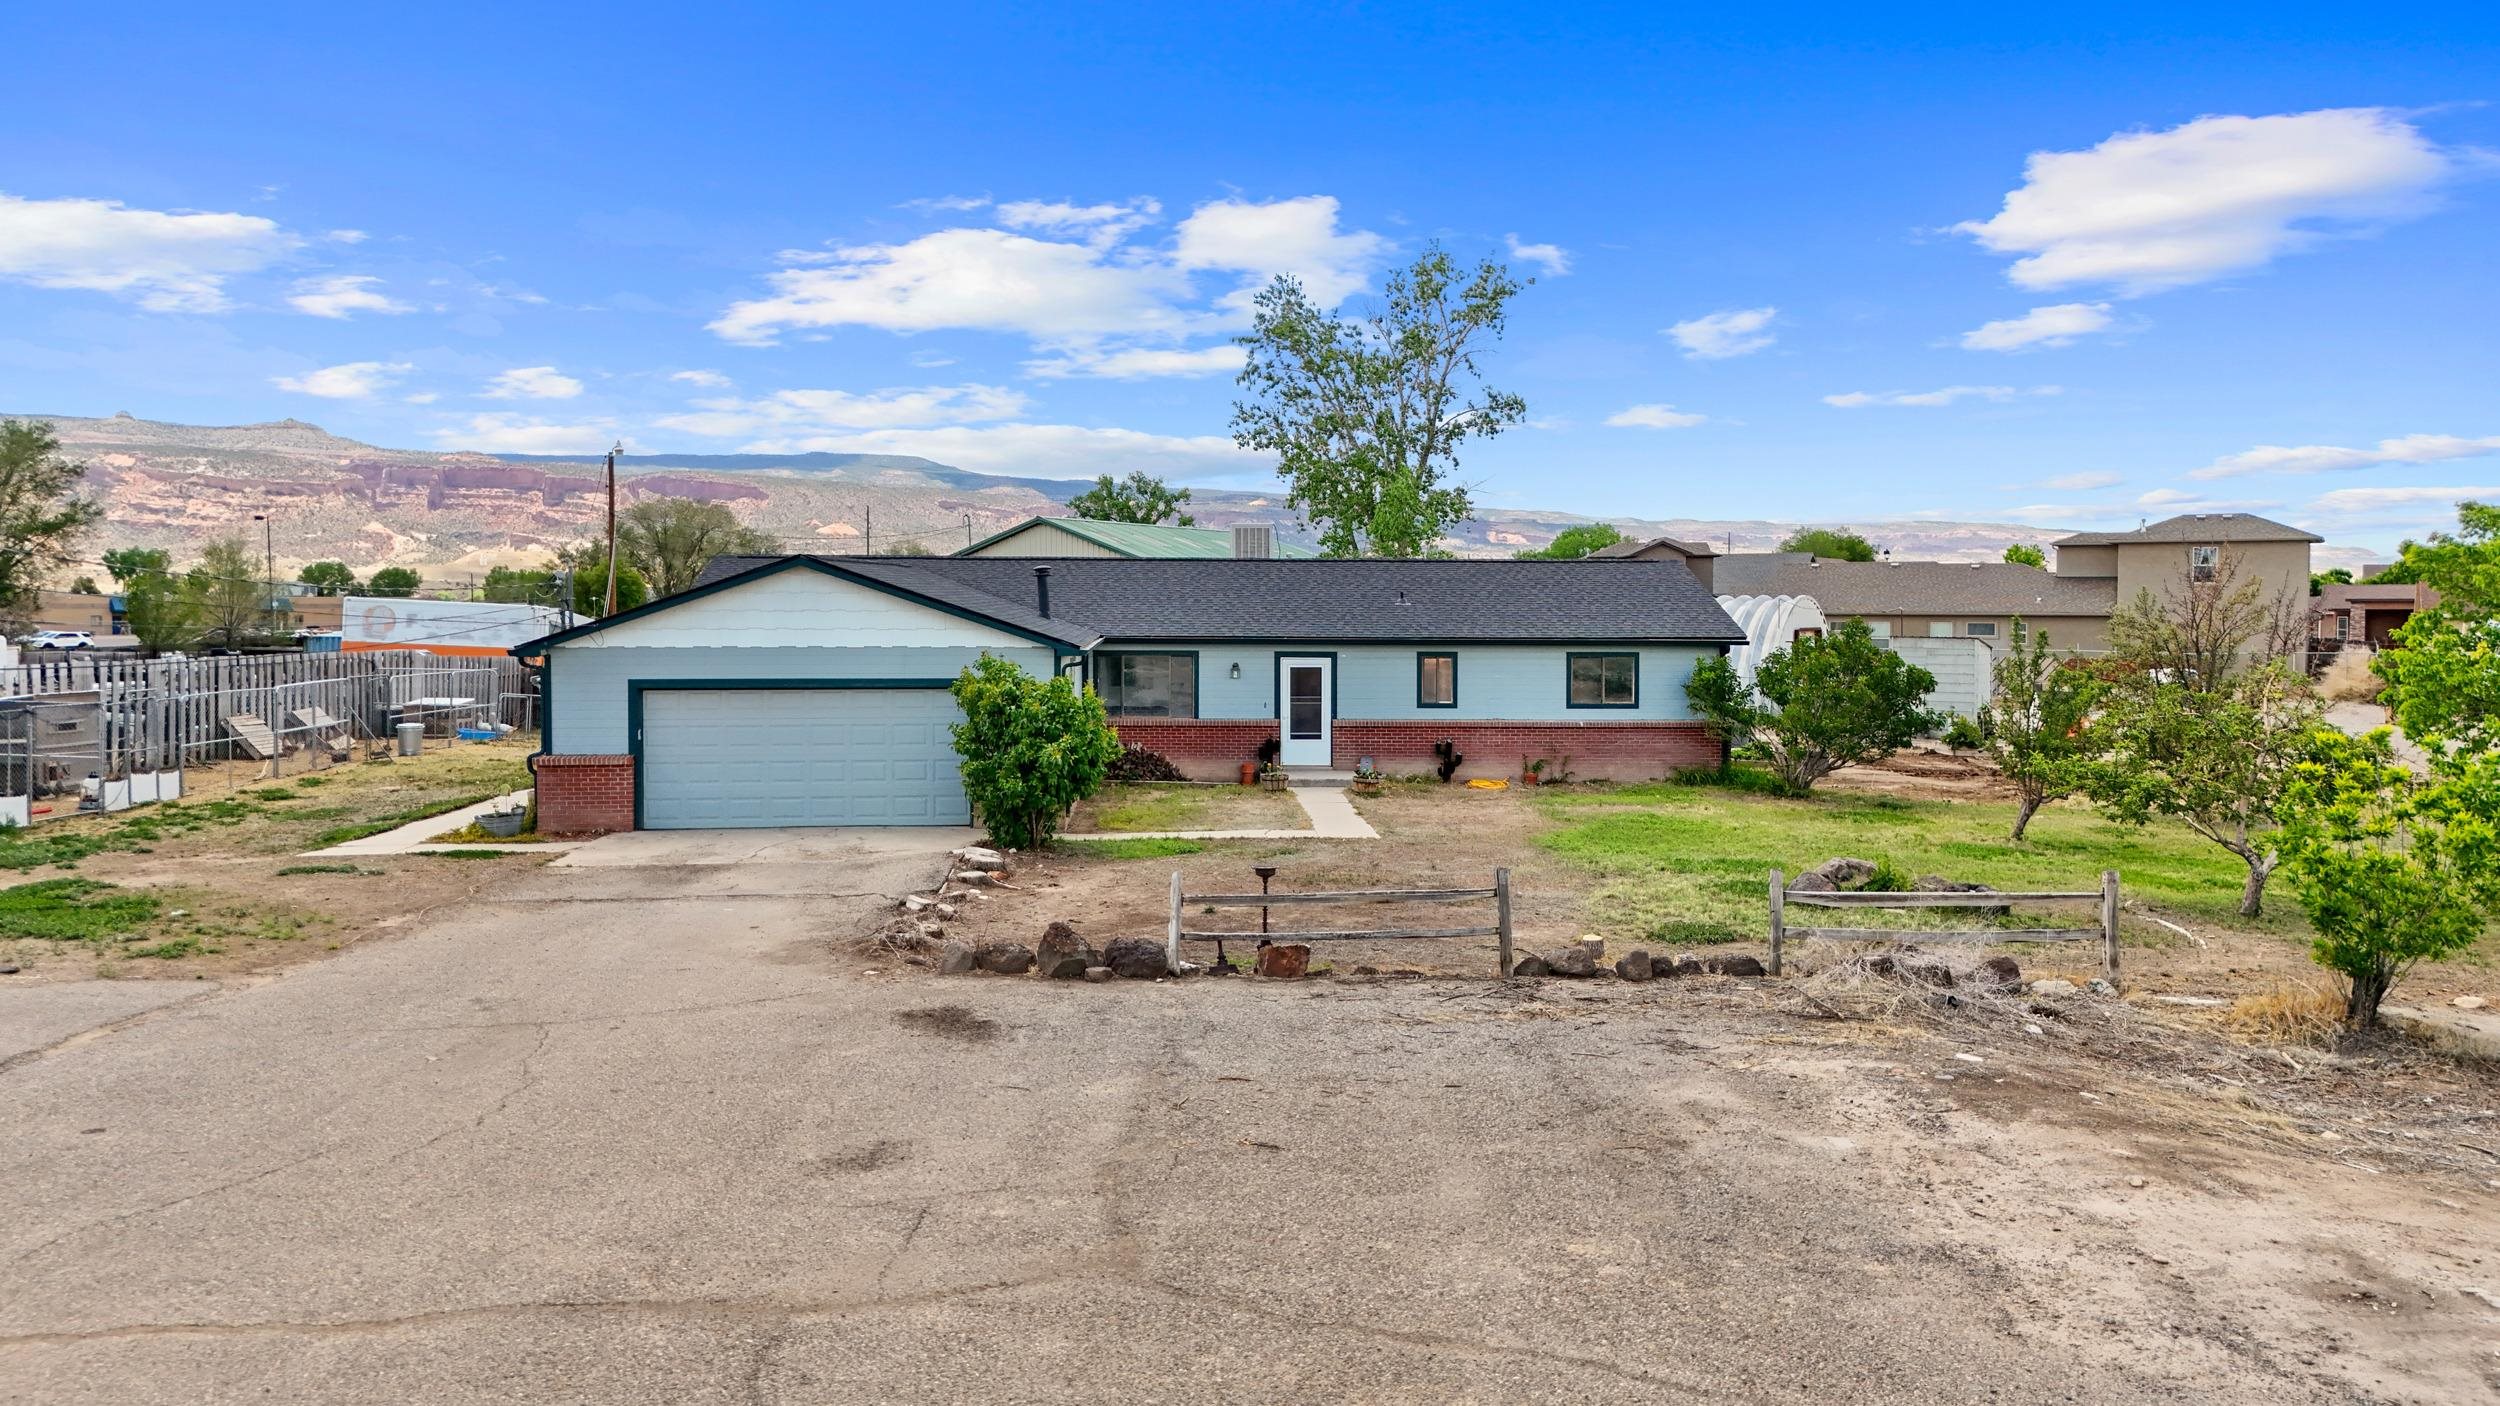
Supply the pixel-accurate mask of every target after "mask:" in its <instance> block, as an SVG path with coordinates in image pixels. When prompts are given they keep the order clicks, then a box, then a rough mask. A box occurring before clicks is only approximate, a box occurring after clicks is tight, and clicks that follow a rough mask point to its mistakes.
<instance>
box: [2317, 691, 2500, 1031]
mask: <svg viewBox="0 0 2500 1406" xmlns="http://www.w3.org/2000/svg"><path fill="white" fill-rule="evenodd" d="M2312 742H2313V745H2312V750H2311V753H2310V755H2309V756H2308V757H2306V758H2304V759H2303V760H2302V761H2301V763H2300V764H2299V765H2297V766H2296V767H2294V768H2293V770H2292V774H2291V776H2290V778H2289V780H2288V781H2287V782H2286V783H2285V786H2284V792H2283V798H2282V801H2281V803H2280V806H2279V807H2278V812H2279V815H2280V817H2281V819H2282V822H2283V829H2282V832H2281V844H2282V850H2283V854H2284V862H2285V864H2286V865H2287V866H2288V867H2289V868H2290V870H2291V872H2292V877H2293V881H2294V882H2295V883H2296V884H2297V885H2298V886H2299V891H2300V899H2301V906H2302V907H2304V908H2305V909H2307V910H2308V913H2309V924H2310V927H2311V928H2312V929H2314V930H2315V932H2316V936H2315V938H2314V939H2313V940H2312V941H2311V944H2310V955H2311V956H2312V957H2313V958H2314V959H2315V960H2316V961H2317V962H2318V963H2319V965H2321V966H2325V967H2328V968H2331V969H2332V970H2334V971H2336V972H2339V973H2341V974H2342V975H2343V977H2344V978H2345V980H2346V982H2347V983H2348V987H2347V995H2346V999H2345V1005H2344V1014H2345V1018H2346V1020H2347V1021H2348V1022H2350V1023H2351V1024H2353V1025H2355V1026H2360V1027H2364V1028H2366V1027H2368V1026H2372V1025H2375V1024H2377V1023H2378V1012H2379V1003H2380V1002H2381V1001H2382V1000H2384V999H2385V998H2386V995H2387V993H2388V991H2389V990H2390V989H2391V988H2393V987H2394V986H2395V984H2396V982H2397V981H2398V980H2399V979H2400V978H2402V977H2403V976H2404V974H2405V972H2406V971H2407V970H2409V969H2410V968H2411V967H2412V966H2413V964H2414V963H2416V962H2421V961H2438V960H2440V959H2441V958H2444V957H2449V956H2454V955H2455V954H2457V953H2459V952H2462V951H2464V950H2466V949H2467V948H2469V947H2471V946H2473V945H2474V943H2475V941H2476V940H2477V939H2479V938H2480V937H2481V936H2482V933H2483V925H2484V922H2485V921H2486V918H2487V916H2488V914H2489V913H2490V912H2491V911H2492V909H2493V907H2494V906H2495V905H2500V828H2495V826H2494V824H2493V820H2494V817H2495V815H2500V766H2496V765H2495V759H2494V758H2493V756H2492V755H2491V754H2488V753H2470V754H2454V755H2443V756H2441V757H2440V758H2438V759H2436V760H2435V761H2434V762H2433V764H2432V773H2431V775H2430V776H2429V777H2428V778H2419V777H2416V776H2415V775H2414V774H2413V772H2412V771H2411V770H2410V769H2408V768H2406V767H2404V766H2402V765H2400V764H2398V763H2397V761H2396V760H2395V757H2394V755H2393V752H2392V750H2391V748H2390V746H2389V741H2388V734H2387V731H2386V729H2384V728H2382V729H2380V730H2379V731H2377V732H2373V733H2371V734H2369V735H2368V736H2366V737H2358V738H2354V737H2346V736H2344V735H2342V734H2341V733H2337V732H2334V731H2331V730H2328V729H2323V728H2322V729H2320V730H2319V731H2318V733H2317V735H2316V736H2315V737H2314V738H2313V740H2312Z"/></svg>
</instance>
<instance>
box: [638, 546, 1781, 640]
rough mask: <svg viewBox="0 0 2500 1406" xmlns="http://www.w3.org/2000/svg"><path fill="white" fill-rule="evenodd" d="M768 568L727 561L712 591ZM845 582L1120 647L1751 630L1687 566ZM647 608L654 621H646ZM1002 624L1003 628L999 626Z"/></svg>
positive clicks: (848, 570)
mask: <svg viewBox="0 0 2500 1406" xmlns="http://www.w3.org/2000/svg"><path fill="white" fill-rule="evenodd" d="M779 560H787V558H774V557H718V558H715V559H714V560H713V561H712V563H711V565H710V566H708V567H706V568H705V569H704V572H703V576H702V583H703V584H701V585H698V586H697V588H696V589H698V590H700V589H704V587H705V586H707V585H710V584H712V583H716V582H720V581H724V580H727V579H730V578H733V577H738V576H743V575H744V574H746V573H748V572H751V571H754V570H756V569H758V568H759V567H760V566H764V565H768V564H770V563H772V562H774V561H779ZM830 560H831V561H832V562H834V563H838V564H839V566H840V568H841V570H842V571H843V572H844V573H845V574H848V575H852V576H856V577H859V578H863V579H867V580H871V581H877V582H882V583H885V584H887V585H890V586H892V587H893V588H894V589H896V590H898V591H901V592H904V593H906V594H912V595H919V596H923V597H927V598H931V599H937V600H943V601H945V602H947V603H949V604H952V605H956V606H959V607H961V608H963V609H967V610H974V611H981V610H982V609H983V608H984V607H983V606H982V604H981V603H982V602H992V603H995V605H996V606H997V607H998V608H1000V609H1012V610H1014V611H1017V612H1020V613H1022V614H1023V615H1024V616H1025V617H1026V618H1027V619H1028V622H1031V621H1033V620H1038V616H1037V615H1036V613H1035V612H1036V605H1037V601H1036V592H1035V583H1034V568H1036V567H1045V566H1046V567H1048V568H1050V605H1051V612H1050V618H1049V619H1047V620H1041V621H1039V623H1040V624H1041V625H1043V626H1047V627H1048V628H1050V629H1052V630H1055V631H1060V632H1063V636H1062V637H1066V635H1065V633H1064V632H1073V633H1074V634H1076V635H1080V636H1089V637H1090V639H1089V642H1099V640H1101V639H1120V640H1172V641H1188V640H1277V641H1308V642H1311V643H1322V642H1327V641H1332V640H1333V641H1346V642H1361V641H1365V640H1377V641H1393V640H1394V641H1426V642H1438V641H1451V642H1460V641H1503V640H1517V641H1570V642H1574V643H1578V642H1622V643H1631V642H1651V643H1658V642H1668V641H1673V642H1680V643H1707V644H1717V643H1727V642H1734V641H1738V640H1742V639H1743V638H1744V637H1745V634H1744V631H1742V630H1740V629H1738V628H1737V627H1736V624H1735V622H1734V621H1732V620H1730V619H1728V618H1727V612H1726V611H1723V610H1721V609H1720V608H1719V603H1718V601H1717V600H1716V599H1714V598H1713V597H1712V596H1711V594H1710V592H1708V591H1706V590H1704V589H1702V586H1701V583H1700V582H1699V581H1698V580H1696V579H1695V578H1694V576H1693V573H1692V572H1691V571H1689V570H1686V569H1685V568H1684V566H1683V565H1682V563H1679V562H1667V561H1661V562H1619V561H1618V562H1586V561H1485V560H1454V559H1452V560H1426V561H1379V560H1331V559H1311V560H1303V561H1279V560H1273V559H1268V560H1236V559H1233V558H1229V557H1228V558H1224V559H1222V560H1214V561H1158V560H1123V559H1120V558H1114V557H1050V558H1046V557H837V558H832V559H830ZM649 608H650V607H645V609H649ZM1001 618H1003V617H1001Z"/></svg>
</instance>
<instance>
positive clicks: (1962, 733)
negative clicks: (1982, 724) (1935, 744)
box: [1944, 713, 1988, 752]
mask: <svg viewBox="0 0 2500 1406" xmlns="http://www.w3.org/2000/svg"><path fill="white" fill-rule="evenodd" d="M1944 745H1946V746H1947V747H1952V748H1955V749H1956V750H1959V751H1964V752H1976V751H1978V750H1979V749H1980V748H1982V747H1985V746H1987V745H1988V735H1987V734H1986V733H1984V732H1981V731H1980V730H1979V724H1978V723H1977V722H1976V721H1974V720H1972V719H1970V718H1966V717H1963V716H1962V715H1961V714H1959V713H1956V714H1954V715H1953V719H1952V721H1950V722H1948V723H1946V724H1945V725H1944Z"/></svg>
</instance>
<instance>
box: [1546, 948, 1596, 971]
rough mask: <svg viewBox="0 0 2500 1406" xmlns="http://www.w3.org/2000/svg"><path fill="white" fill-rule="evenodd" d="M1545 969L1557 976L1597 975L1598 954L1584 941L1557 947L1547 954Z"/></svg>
mask: <svg viewBox="0 0 2500 1406" xmlns="http://www.w3.org/2000/svg"><path fill="white" fill-rule="evenodd" d="M1545 969H1546V970H1547V971H1548V972H1550V973H1552V974H1553V975H1555V976H1595V975H1597V954H1596V953H1594V952H1591V951H1590V950H1589V949H1588V948H1587V946H1586V945H1584V944H1582V943H1577V942H1575V943H1572V944H1571V945H1570V946H1568V947H1557V948H1555V949H1554V950H1553V951H1551V952H1548V953H1546V954H1545Z"/></svg>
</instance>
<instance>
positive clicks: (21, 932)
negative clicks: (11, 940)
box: [0, 879, 164, 942]
mask: <svg viewBox="0 0 2500 1406" xmlns="http://www.w3.org/2000/svg"><path fill="white" fill-rule="evenodd" d="M163 908H164V903H163V900H161V899H160V898H158V897H157V896H156V895H154V894H148V893H132V892H129V891H127V890H124V889H119V888H115V887H114V886H113V885H111V884H101V883H97V882H96V881H95V880H93V879H38V880H36V881H35V882H34V883H31V884H16V885H12V886H11V887H9V888H5V889H0V937H40V938H49V939H51V940H53V941H56V942H100V941H105V940H108V939H111V938H116V937H131V936H137V935H138V934H139V933H140V932H141V931H142V930H143V929H145V928H146V927H147V925H148V924H149V923H151V922H154V921H155V920H156V916H157V914H158V913H159V912H161V911H162V910H163Z"/></svg>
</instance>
